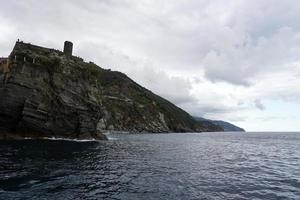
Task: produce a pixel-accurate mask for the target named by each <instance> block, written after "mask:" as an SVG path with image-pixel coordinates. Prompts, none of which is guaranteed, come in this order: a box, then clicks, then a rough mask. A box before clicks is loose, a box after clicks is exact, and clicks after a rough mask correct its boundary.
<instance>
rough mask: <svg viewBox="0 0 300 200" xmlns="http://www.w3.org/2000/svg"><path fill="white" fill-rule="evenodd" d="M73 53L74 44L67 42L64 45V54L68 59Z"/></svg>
mask: <svg viewBox="0 0 300 200" xmlns="http://www.w3.org/2000/svg"><path fill="white" fill-rule="evenodd" d="M72 51H73V43H72V42H70V41H65V43H64V53H65V55H66V56H67V57H71V56H72Z"/></svg>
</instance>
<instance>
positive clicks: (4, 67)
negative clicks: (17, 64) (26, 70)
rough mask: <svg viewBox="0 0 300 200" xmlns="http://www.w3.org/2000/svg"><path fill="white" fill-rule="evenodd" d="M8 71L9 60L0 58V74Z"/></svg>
mask: <svg viewBox="0 0 300 200" xmlns="http://www.w3.org/2000/svg"><path fill="white" fill-rule="evenodd" d="M9 71H10V69H9V60H8V58H0V72H2V73H8V72H9Z"/></svg>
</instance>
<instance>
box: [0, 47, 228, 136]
mask: <svg viewBox="0 0 300 200" xmlns="http://www.w3.org/2000/svg"><path fill="white" fill-rule="evenodd" d="M9 63H10V64H9V69H10V71H9V72H7V73H4V72H3V71H2V72H1V70H0V132H1V136H0V137H10V136H12V135H16V136H19V137H63V138H78V139H86V138H96V139H104V138H105V137H104V136H103V135H102V134H101V133H102V132H103V131H104V130H114V131H130V132H187V131H189V132H200V131H220V130H222V129H221V128H220V127H219V126H215V125H213V124H207V122H200V123H199V122H196V121H195V120H194V119H193V118H192V117H191V116H190V115H189V114H188V113H186V112H185V111H183V110H181V109H180V108H178V107H176V106H175V105H173V104H172V103H170V102H168V101H167V100H165V99H163V98H161V97H159V96H157V95H155V94H153V93H152V92H150V91H149V90H147V89H145V88H143V87H141V86H140V85H138V84H136V83H135V82H134V81H132V80H131V79H129V78H128V77H127V76H126V75H125V74H122V73H120V72H113V71H110V70H104V69H102V68H100V67H98V66H97V65H95V64H93V63H86V62H83V60H82V59H80V58H78V57H70V58H67V57H66V56H65V55H64V54H63V53H62V52H60V51H58V50H53V49H48V48H43V47H39V46H34V45H31V44H26V43H23V42H17V43H16V45H15V47H14V49H13V51H12V53H11V55H10V56H9Z"/></svg>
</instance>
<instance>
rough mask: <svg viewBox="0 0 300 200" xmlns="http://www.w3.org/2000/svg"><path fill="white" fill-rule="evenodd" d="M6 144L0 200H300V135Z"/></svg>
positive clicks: (0, 162) (1, 149) (0, 158)
mask: <svg viewBox="0 0 300 200" xmlns="http://www.w3.org/2000/svg"><path fill="white" fill-rule="evenodd" d="M109 137H110V138H111V140H110V141H101V142H71V141H57V140H56V141H47V140H43V141H42V140H39V141H37V140H24V141H10V142H7V141H6V142H4V141H1V142H0V199H3V200H6V199H55V200H58V199H72V200H73V199H130V200H134V199H146V200H150V199H155V200H156V199H171V200H181V199H182V200H188V199H300V133H200V134H192V133H191V134H143V135H133V134H132V135H130V134H126V135H120V134H117V135H109Z"/></svg>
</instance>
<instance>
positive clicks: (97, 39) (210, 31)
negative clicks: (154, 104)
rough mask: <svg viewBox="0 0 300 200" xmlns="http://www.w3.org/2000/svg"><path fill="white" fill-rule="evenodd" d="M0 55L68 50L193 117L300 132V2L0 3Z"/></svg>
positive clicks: (31, 0)
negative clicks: (18, 46) (24, 49)
mask: <svg viewBox="0 0 300 200" xmlns="http://www.w3.org/2000/svg"><path fill="white" fill-rule="evenodd" d="M0 5H1V12H0V56H7V55H8V54H9V53H10V51H11V50H12V48H13V45H14V42H15V41H16V40H17V39H18V38H20V39H21V40H23V41H24V42H30V43H34V44H38V45H42V46H47V47H51V48H56V49H62V46H63V42H64V41H65V40H71V41H73V43H74V51H75V52H74V54H76V55H78V56H80V57H83V58H84V59H85V60H86V61H93V62H95V63H97V64H98V65H100V66H101V67H104V68H110V69H112V70H118V71H122V72H124V73H126V74H127V75H128V76H129V77H131V78H132V79H134V80H135V81H136V82H138V83H139V84H141V85H143V86H144V87H147V88H148V89H150V90H152V91H153V92H155V93H157V94H159V95H161V96H163V97H165V98H167V99H168V100H170V101H171V102H173V103H175V104H176V105H178V106H179V107H181V108H183V109H185V110H186V111H188V112H189V113H190V114H192V115H195V116H202V117H207V118H210V119H222V120H227V121H229V122H232V123H234V124H236V125H239V126H241V127H243V128H245V129H246V130H248V131H299V130H300V112H299V111H300V3H299V2H298V1H297V0H285V1H282V0H231V1H230V0H226V1H224V0H214V1H211V0H89V1H83V0H81V1H80V0H72V1H71V0H69V1H68V0H65V1H61V0H26V1H19V0H9V1H8V0H0Z"/></svg>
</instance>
